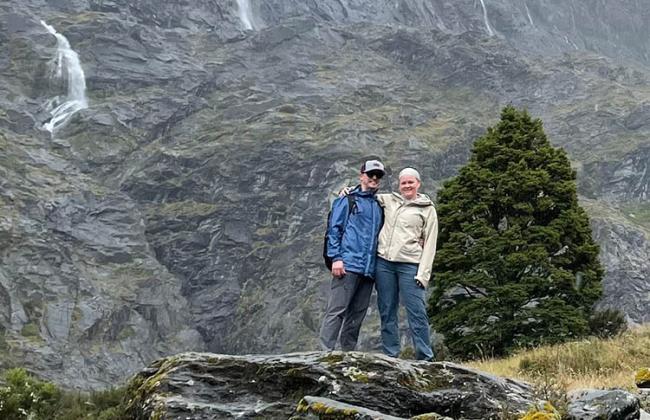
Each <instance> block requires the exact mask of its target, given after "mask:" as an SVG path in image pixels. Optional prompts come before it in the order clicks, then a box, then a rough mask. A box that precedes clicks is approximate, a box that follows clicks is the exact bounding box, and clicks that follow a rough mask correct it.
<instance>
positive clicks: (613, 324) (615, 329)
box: [589, 309, 627, 338]
mask: <svg viewBox="0 0 650 420" xmlns="http://www.w3.org/2000/svg"><path fill="white" fill-rule="evenodd" d="M589 330H590V331H591V334H592V335H594V336H596V337H600V338H609V337H614V336H616V335H618V334H620V333H622V332H625V330H627V321H626V320H625V315H624V314H623V312H621V311H619V310H617V309H605V310H602V311H596V312H594V313H593V314H592V315H591V317H590V318H589Z"/></svg>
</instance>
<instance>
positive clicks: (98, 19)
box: [0, 0, 650, 388]
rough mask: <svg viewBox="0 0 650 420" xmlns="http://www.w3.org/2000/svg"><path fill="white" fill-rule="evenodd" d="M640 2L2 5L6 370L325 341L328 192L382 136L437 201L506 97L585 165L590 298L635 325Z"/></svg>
mask: <svg viewBox="0 0 650 420" xmlns="http://www.w3.org/2000/svg"><path fill="white" fill-rule="evenodd" d="M649 10H650V8H648V7H647V5H645V4H644V3H643V2H641V1H633V0H631V1H625V2H620V1H615V0H571V1H567V0H535V1H532V0H527V1H524V0H455V1H453V2H452V1H445V0H395V1H389V0H319V1H318V2H314V1H298V0H266V1H262V0H236V1H235V0H197V1H193V2H184V1H167V2H159V1H153V0H129V1H127V0H113V1H111V0H9V1H6V2H3V3H1V4H0V51H1V53H0V151H1V153H0V250H1V253H0V258H1V259H0V329H1V331H2V338H1V339H0V354H1V357H0V366H2V367H7V366H15V365H20V366H27V367H28V368H30V369H33V370H35V371H38V372H39V374H42V375H43V376H44V377H45V378H47V379H51V380H54V381H57V382H59V383H63V384H66V385H68V386H71V387H78V388H103V387H106V386H108V385H111V384H114V383H117V382H120V381H123V380H124V379H126V377H127V376H128V375H129V374H131V373H133V372H134V371H136V370H137V369H139V368H141V367H142V366H144V365H145V364H146V363H148V362H150V361H151V360H152V359H154V358H156V357H160V356H162V355H167V354H172V353H175V352H179V351H184V350H209V351H213V352H222V353H235V354H241V353H275V352H288V351H297V350H314V349H316V348H317V330H318V328H319V323H320V317H321V314H322V311H323V309H324V304H325V299H326V291H327V289H328V281H329V275H328V273H327V272H326V270H325V269H324V267H323V264H322V258H321V246H322V234H323V230H324V224H325V218H326V215H327V211H328V199H329V198H330V193H331V192H332V191H336V190H338V189H339V188H340V187H341V186H342V185H347V184H350V183H353V182H355V179H356V176H357V172H358V167H359V166H360V163H361V161H362V160H363V158H364V157H367V156H378V157H380V158H382V159H383V160H384V161H385V162H386V163H387V165H388V166H389V167H390V168H391V169H392V171H393V173H396V172H397V171H398V170H399V169H400V168H401V167H403V166H405V165H415V166H416V167H417V168H419V169H420V170H421V173H422V174H423V177H424V179H423V181H424V190H425V192H427V193H429V194H431V195H434V196H435V193H436V189H437V188H439V187H440V185H441V184H442V182H443V181H444V180H445V179H447V178H449V177H452V176H454V175H455V174H456V173H457V171H458V169H459V168H460V167H462V165H464V164H465V162H466V160H467V158H468V156H469V150H470V148H471V145H472V142H473V141H474V140H475V139H476V138H477V137H478V136H480V135H482V134H483V133H484V132H485V129H486V128H487V127H488V126H490V125H493V124H495V123H496V122H497V120H498V118H499V112H500V109H501V108H502V107H503V106H505V105H507V104H513V105H515V106H517V107H525V108H527V109H528V110H529V112H530V113H531V114H532V115H533V116H534V117H539V118H542V120H543V121H544V126H545V130H546V133H547V135H548V137H549V139H550V140H551V142H552V143H553V144H554V145H556V146H561V147H563V148H565V150H566V151H567V152H568V153H569V156H570V157H571V159H572V162H573V164H574V166H575V168H576V170H577V172H578V184H579V193H580V194H581V198H582V203H583V205H584V206H585V208H586V209H587V211H588V212H589V214H590V216H591V219H592V226H593V232H594V235H595V237H596V238H597V240H598V242H599V243H600V245H601V260H602V261H603V264H604V266H605V268H606V278H605V283H604V290H605V293H604V297H603V299H602V301H601V302H600V304H599V305H600V306H601V307H613V308H619V309H621V310H622V311H624V313H625V314H626V316H627V317H628V319H629V321H630V322H631V323H645V322H649V321H650V311H648V310H647V308H648V307H649V306H648V305H649V304H650V280H648V273H649V271H650V263H648V261H649V260H650V244H649V242H648V238H649V231H650V205H649V204H648V201H649V198H650V197H649V196H648V192H649V191H648V186H649V184H650V174H649V173H648V171H647V169H648V162H649V158H650V141H648V136H649V135H650V83H649V79H650V51H649V48H650V44H648V42H647V40H648V39H649V38H650V27H649V26H648V25H647V22H648V21H650V12H649ZM388 178H389V179H387V180H386V189H390V188H394V183H395V176H394V175H393V176H391V177H388ZM434 281H435V280H434ZM372 308H373V309H372V312H371V313H370V315H369V318H368V320H367V323H366V325H365V326H364V328H363V329H362V335H363V336H362V340H361V341H362V343H361V347H362V349H364V350H375V349H377V348H378V347H377V346H378V339H379V337H378V335H379V334H378V327H377V325H378V320H377V316H376V314H375V313H374V306H372Z"/></svg>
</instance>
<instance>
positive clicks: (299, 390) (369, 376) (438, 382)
mask: <svg viewBox="0 0 650 420" xmlns="http://www.w3.org/2000/svg"><path fill="white" fill-rule="evenodd" d="M129 395H130V396H131V398H132V399H131V401H130V402H129V407H128V414H129V416H130V418H134V419H152V418H165V419H186V418H192V419H212V418H235V417H237V418H290V417H292V416H296V418H310V417H309V416H319V415H321V414H332V415H333V414H337V415H339V416H343V417H337V418H385V419H390V418H395V417H397V418H411V417H414V416H418V415H423V414H428V417H427V418H443V416H449V417H452V418H455V419H498V418H502V417H503V416H504V415H521V414H522V413H524V412H526V410H527V409H528V408H529V407H530V406H531V405H533V404H535V403H537V401H536V400H535V398H534V396H533V392H532V389H531V387H530V386H529V385H527V384H525V383H522V382H517V381H514V380H510V379H504V378H499V377H495V376H492V375H489V374H486V373H482V372H479V371H475V370H472V369H469V368H466V367H463V366H460V365H457V364H453V363H447V362H436V363H430V362H415V361H405V360H399V359H393V358H390V357H387V356H384V355H379V354H369V353H361V352H348V353H343V352H332V353H324V352H304V353H292V354H286V355H276V356H266V355H265V356H261V355H260V356H230V355H220V354H212V353H183V354H179V355H176V356H173V357H168V358H165V359H160V360H158V361H156V362H154V363H153V364H152V365H151V366H150V367H149V368H147V369H145V370H143V371H142V372H140V373H139V374H137V375H136V376H135V377H134V378H133V379H132V380H131V381H130V384H129ZM346 413H347V414H346ZM346 416H347V417H346ZM355 416H356V417H355ZM364 416H365V417H364ZM391 416H392V417H391ZM312 418H313V417H312ZM421 418H424V417H421Z"/></svg>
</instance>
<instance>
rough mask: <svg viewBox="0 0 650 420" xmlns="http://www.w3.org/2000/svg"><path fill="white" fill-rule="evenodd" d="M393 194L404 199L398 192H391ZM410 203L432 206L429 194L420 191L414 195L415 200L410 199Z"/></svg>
mask: <svg viewBox="0 0 650 420" xmlns="http://www.w3.org/2000/svg"><path fill="white" fill-rule="evenodd" d="M393 195H394V196H396V197H397V198H398V199H400V200H402V201H405V200H404V197H402V195H401V194H400V193H398V192H393ZM411 203H413V204H415V205H416V206H433V201H431V199H430V198H429V196H428V195H426V194H420V193H418V195H417V197H415V200H413V201H411Z"/></svg>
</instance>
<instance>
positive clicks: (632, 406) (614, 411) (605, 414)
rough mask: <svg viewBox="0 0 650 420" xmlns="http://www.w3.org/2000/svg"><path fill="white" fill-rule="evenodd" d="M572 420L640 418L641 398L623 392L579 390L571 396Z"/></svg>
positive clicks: (569, 412) (568, 416)
mask: <svg viewBox="0 0 650 420" xmlns="http://www.w3.org/2000/svg"><path fill="white" fill-rule="evenodd" d="M568 397H569V405H568V407H567V418H568V419H571V420H597V419H608V420H633V419H638V418H639V416H640V412H639V409H640V405H639V398H638V397H637V396H635V395H633V394H630V393H629V392H626V391H623V390H593V389H592V390H577V391H573V392H571V393H570V394H569V395H568Z"/></svg>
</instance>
